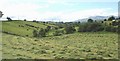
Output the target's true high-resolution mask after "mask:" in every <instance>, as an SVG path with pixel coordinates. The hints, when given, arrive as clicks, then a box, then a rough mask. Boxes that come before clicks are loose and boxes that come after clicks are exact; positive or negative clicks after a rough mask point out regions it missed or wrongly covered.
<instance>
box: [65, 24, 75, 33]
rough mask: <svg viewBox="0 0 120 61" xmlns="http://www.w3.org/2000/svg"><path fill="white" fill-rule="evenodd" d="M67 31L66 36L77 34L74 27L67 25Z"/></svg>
mask: <svg viewBox="0 0 120 61" xmlns="http://www.w3.org/2000/svg"><path fill="white" fill-rule="evenodd" d="M65 31H66V34H70V33H73V32H75V31H76V30H75V28H74V27H73V26H70V25H67V26H65Z"/></svg>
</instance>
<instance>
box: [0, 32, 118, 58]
mask: <svg viewBox="0 0 120 61" xmlns="http://www.w3.org/2000/svg"><path fill="white" fill-rule="evenodd" d="M2 44H3V59H4V58H6V59H20V58H23V59H35V58H37V59H60V58H62V59H118V35H117V34H115V33H108V32H107V33H103V32H100V33H98V32H97V33H74V34H67V35H62V36H51V37H44V38H39V39H36V38H29V37H20V36H14V35H8V34H3V35H2Z"/></svg>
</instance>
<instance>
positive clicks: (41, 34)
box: [38, 28, 46, 37]
mask: <svg viewBox="0 0 120 61" xmlns="http://www.w3.org/2000/svg"><path fill="white" fill-rule="evenodd" d="M45 36H46V32H45V29H43V28H41V29H40V31H39V33H38V37H45Z"/></svg>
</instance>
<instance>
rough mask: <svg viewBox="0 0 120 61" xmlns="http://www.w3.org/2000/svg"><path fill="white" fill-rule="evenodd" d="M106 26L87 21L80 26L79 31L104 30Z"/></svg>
mask: <svg viewBox="0 0 120 61" xmlns="http://www.w3.org/2000/svg"><path fill="white" fill-rule="evenodd" d="M103 30H104V26H103V25H102V24H101V23H97V22H94V23H85V24H82V25H80V26H79V28H78V32H96V31H103Z"/></svg>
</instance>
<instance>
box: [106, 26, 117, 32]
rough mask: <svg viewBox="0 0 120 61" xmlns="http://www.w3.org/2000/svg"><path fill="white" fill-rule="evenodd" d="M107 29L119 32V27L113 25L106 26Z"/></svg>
mask: <svg viewBox="0 0 120 61" xmlns="http://www.w3.org/2000/svg"><path fill="white" fill-rule="evenodd" d="M105 31H107V32H117V31H118V28H117V27H113V26H105Z"/></svg>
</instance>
